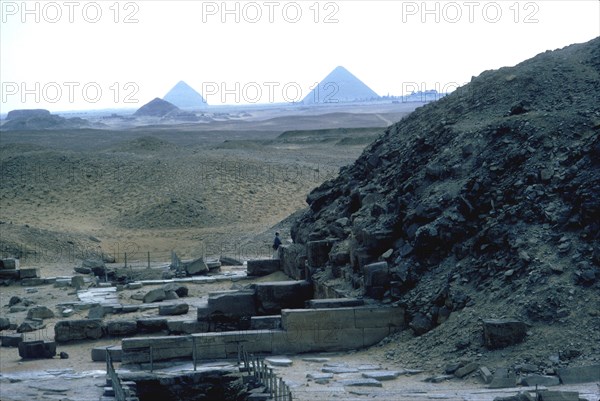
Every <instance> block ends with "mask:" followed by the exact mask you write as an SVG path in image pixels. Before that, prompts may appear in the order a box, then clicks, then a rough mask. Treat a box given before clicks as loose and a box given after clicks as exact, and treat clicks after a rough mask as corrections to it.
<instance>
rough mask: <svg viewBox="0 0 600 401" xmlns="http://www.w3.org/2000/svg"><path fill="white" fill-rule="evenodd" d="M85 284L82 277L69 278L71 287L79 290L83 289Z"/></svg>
mask: <svg viewBox="0 0 600 401" xmlns="http://www.w3.org/2000/svg"><path fill="white" fill-rule="evenodd" d="M84 285H85V282H84V280H83V276H73V277H71V287H73V288H75V289H77V290H79V289H81V288H83V286H84Z"/></svg>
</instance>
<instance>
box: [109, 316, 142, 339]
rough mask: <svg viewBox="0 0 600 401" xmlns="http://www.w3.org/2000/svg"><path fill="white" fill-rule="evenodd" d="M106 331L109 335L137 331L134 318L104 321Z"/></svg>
mask: <svg viewBox="0 0 600 401" xmlns="http://www.w3.org/2000/svg"><path fill="white" fill-rule="evenodd" d="M106 332H107V334H108V335H109V336H114V337H124V336H130V335H133V334H135V333H137V322H136V321H135V320H113V321H112V322H108V323H106Z"/></svg>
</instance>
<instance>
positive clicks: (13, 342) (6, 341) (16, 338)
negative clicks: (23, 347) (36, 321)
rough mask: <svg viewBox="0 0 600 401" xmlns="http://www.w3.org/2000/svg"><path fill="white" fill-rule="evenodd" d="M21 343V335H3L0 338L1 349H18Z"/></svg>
mask: <svg viewBox="0 0 600 401" xmlns="http://www.w3.org/2000/svg"><path fill="white" fill-rule="evenodd" d="M22 341H23V334H4V335H1V336H0V342H2V346H3V347H18V346H19V344H20V343H21V342H22Z"/></svg>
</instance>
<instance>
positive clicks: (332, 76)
mask: <svg viewBox="0 0 600 401" xmlns="http://www.w3.org/2000/svg"><path fill="white" fill-rule="evenodd" d="M378 97H379V95H378V94H377V93H375V92H374V91H373V90H372V89H371V88H369V87H368V86H367V85H365V83H364V82H362V81H361V80H360V79H358V78H357V77H356V76H355V75H354V74H352V73H351V72H350V71H348V70H347V69H345V68H344V67H342V66H338V67H336V68H335V69H334V70H333V71H331V72H330V73H329V75H327V76H326V77H325V78H324V79H323V80H322V81H321V82H319V85H317V87H315V88H314V89H313V90H312V91H311V92H310V93H309V94H308V95H307V96H306V97H305V98H304V100H303V103H308V104H311V103H324V104H325V103H339V102H355V101H358V100H370V99H374V98H378Z"/></svg>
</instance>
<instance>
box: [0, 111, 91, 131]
mask: <svg viewBox="0 0 600 401" xmlns="http://www.w3.org/2000/svg"><path fill="white" fill-rule="evenodd" d="M80 128H103V124H99V123H92V122H90V121H88V120H86V119H83V118H79V117H73V118H65V117H61V116H58V115H56V114H50V112H49V111H48V110H44V109H30V110H12V111H10V112H9V113H8V115H7V116H6V121H5V122H4V123H3V124H2V126H0V129H2V130H3V131H24V130H33V131H36V130H70V129H80Z"/></svg>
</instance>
